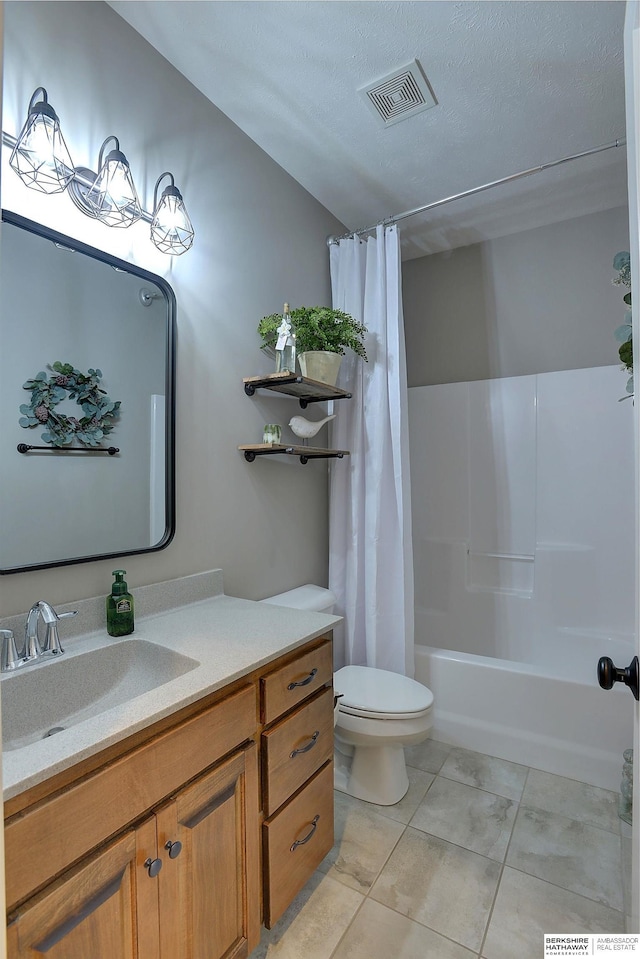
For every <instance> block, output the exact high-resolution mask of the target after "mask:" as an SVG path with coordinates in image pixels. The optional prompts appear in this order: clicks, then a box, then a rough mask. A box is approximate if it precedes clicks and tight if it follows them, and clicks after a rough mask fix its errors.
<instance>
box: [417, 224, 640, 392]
mask: <svg viewBox="0 0 640 959" xmlns="http://www.w3.org/2000/svg"><path fill="white" fill-rule="evenodd" d="M628 249H629V225H628V212H627V208H626V207H618V208H616V209H613V210H607V211H605V212H604V213H592V214H589V215H588V216H582V217H577V218H576V219H573V220H565V221H564V222H562V223H555V224H552V225H551V226H544V227H539V228H538V229H535V230H527V231H524V232H522V233H517V234H515V235H512V236H505V237H501V238H500V239H497V240H491V241H486V242H483V243H477V244H474V245H472V246H465V247H461V248H459V249H457V250H452V251H451V252H447V253H436V254H434V255H432V256H425V257H421V258H419V259H416V260H410V261H408V262H405V263H403V265H402V275H403V281H402V289H403V298H404V318H405V334H406V344H407V376H408V382H409V386H427V385H429V384H433V383H457V382H465V381H468V380H482V379H489V378H492V377H502V376H521V375H525V374H529V373H546V372H552V371H554V370H567V369H583V368H589V367H593V366H608V365H610V364H612V363H616V362H617V360H618V354H617V344H616V341H615V339H614V336H613V333H614V330H615V329H616V327H618V326H620V325H621V324H622V323H623V322H624V313H625V306H624V303H623V302H622V296H623V295H624V293H625V292H626V290H625V289H623V288H622V287H619V286H612V283H611V280H612V279H613V277H614V275H615V274H614V272H613V268H612V260H613V257H614V256H615V254H616V253H617V252H618V251H620V250H628Z"/></svg>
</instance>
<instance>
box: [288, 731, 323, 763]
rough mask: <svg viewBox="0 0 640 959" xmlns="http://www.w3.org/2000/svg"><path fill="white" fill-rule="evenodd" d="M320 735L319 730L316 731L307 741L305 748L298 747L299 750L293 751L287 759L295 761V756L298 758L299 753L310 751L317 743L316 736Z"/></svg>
mask: <svg viewBox="0 0 640 959" xmlns="http://www.w3.org/2000/svg"><path fill="white" fill-rule="evenodd" d="M319 735H320V730H319V729H316V731H315V733H314V734H313V736H312V737H311V739H310V740H309V742H308V743H307V745H306V746H300V748H299V749H294V750H293V752H292V753H289V759H295V757H296V756H299V755H300V753H308V752H309V750H310V749H313V747H314V746H315V744H316V743H317V742H318V736H319Z"/></svg>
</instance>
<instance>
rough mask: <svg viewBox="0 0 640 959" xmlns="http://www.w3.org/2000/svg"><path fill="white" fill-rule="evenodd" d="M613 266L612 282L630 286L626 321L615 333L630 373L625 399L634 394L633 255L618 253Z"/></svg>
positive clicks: (624, 364) (620, 354) (621, 359)
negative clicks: (613, 275) (614, 273)
mask: <svg viewBox="0 0 640 959" xmlns="http://www.w3.org/2000/svg"><path fill="white" fill-rule="evenodd" d="M613 268H614V270H616V271H617V274H618V275H617V276H616V277H614V278H613V280H612V281H611V282H612V283H613V284H614V285H615V286H626V287H628V288H629V289H628V292H627V293H625V295H624V296H623V297H622V299H623V301H624V303H625V304H626V305H627V307H628V309H627V312H626V313H625V317H624V323H623V324H622V326H619V327H618V328H617V330H616V331H615V334H614V335H615V338H616V340H617V341H618V343H620V347H619V348H618V356H619V357H620V362H621V363H622V365H623V367H624V369H625V370H626V371H627V373H628V374H629V379H628V380H627V396H624V397H623V399H628V398H629V396H633V330H632V326H631V257H630V256H629V253H628V252H627V251H626V250H623V251H622V252H620V253H616V255H615V256H614V258H613Z"/></svg>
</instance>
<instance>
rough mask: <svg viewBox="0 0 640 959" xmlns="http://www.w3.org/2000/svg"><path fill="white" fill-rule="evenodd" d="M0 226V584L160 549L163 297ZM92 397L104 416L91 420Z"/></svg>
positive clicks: (90, 253)
mask: <svg viewBox="0 0 640 959" xmlns="http://www.w3.org/2000/svg"><path fill="white" fill-rule="evenodd" d="M2 220H3V226H2V243H1V246H0V284H1V285H0V290H1V296H2V301H1V308H0V309H1V312H0V573H16V572H23V571H26V570H32V569H42V568H44V567H49V566H61V565H66V564H69V563H81V562H88V561H89V560H95V559H102V558H109V557H112V556H123V555H127V554H131V553H144V552H149V551H151V550H159V549H163V548H164V547H165V546H167V545H168V544H169V542H170V541H171V539H172V537H173V533H174V528H175V507H174V504H175V493H174V475H175V470H174V422H175V417H174V378H175V297H174V295H173V291H172V289H171V287H170V286H169V285H168V284H167V283H166V282H165V281H164V280H163V279H162V278H161V277H158V276H154V275H153V274H151V273H148V272H147V271H145V270H142V269H139V268H138V267H136V266H133V265H132V264H130V263H126V262H124V261H122V260H119V259H116V258H115V257H111V256H109V255H107V254H105V253H103V252H102V251H100V250H95V249H93V248H92V247H89V246H87V245H86V244H83V243H80V242H78V241H76V240H72V239H70V238H69V237H67V236H63V235H62V234H59V233H55V232H54V231H52V230H49V229H47V228H45V227H43V226H41V225H39V224H37V223H33V222H32V221H30V220H26V219H25V218H23V217H19V216H17V215H15V214H12V213H9V212H8V211H3V213H2ZM43 375H44V378H43ZM89 377H93V380H92V383H90V384H87V383H86V381H85V380H86V378H89ZM29 381H36V382H37V381H39V383H41V384H42V389H41V388H40V386H39V385H36V391H35V392H34V390H33V388H31V389H29V388H25V384H27V383H29ZM32 385H33V384H32ZM92 388H93V389H94V390H95V389H97V390H98V391H104V392H100V393H99V394H96V393H94V394H92V395H93V396H94V397H95V396H96V395H99V396H100V397H101V398H102V399H104V397H108V399H109V401H110V402H112V403H113V407H112V408H111V409H109V404H108V403H105V404H104V405H103V406H102V407H99V408H98V409H97V411H96V412H95V415H93V416H90V415H89V414H90V413H91V409H92V407H91V396H90V397H89V400H87V399H86V395H87V392H88V391H90V389H92ZM83 397H84V398H83ZM117 404H119V406H118V405H117ZM21 407H22V410H21ZM80 422H82V423H83V424H85V426H84V428H81V427H80V426H79V425H78V424H80ZM29 424H31V425H29ZM105 427H106V429H105ZM56 428H58V434H57V438H56V432H55V430H56ZM72 434H73V435H72ZM43 437H44V438H43ZM83 438H84V441H83ZM56 441H57V442H58V443H62V445H61V446H56V445H54V444H55V442H56ZM92 443H95V444H96V445H95V446H92V445H91V444H92Z"/></svg>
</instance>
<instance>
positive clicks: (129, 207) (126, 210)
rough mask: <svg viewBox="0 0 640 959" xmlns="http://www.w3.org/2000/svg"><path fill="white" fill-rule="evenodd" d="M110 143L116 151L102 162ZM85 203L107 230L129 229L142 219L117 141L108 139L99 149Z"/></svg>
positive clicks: (128, 172) (138, 203) (123, 156)
mask: <svg viewBox="0 0 640 959" xmlns="http://www.w3.org/2000/svg"><path fill="white" fill-rule="evenodd" d="M109 140H115V141H116V149H115V150H111V151H110V152H109V153H107V155H106V157H105V158H104V160H103V151H104V148H105V145H106V144H107V143H108V141H109ZM85 202H86V204H87V206H88V207H90V209H91V210H92V212H93V214H94V216H95V217H96V219H98V220H100V221H101V222H102V223H106V225H107V226H115V227H128V226H131V225H132V224H133V223H135V222H136V220H139V219H140V217H141V216H142V207H141V205H140V200H139V198H138V193H137V191H136V188H135V184H134V182H133V177H132V176H131V170H130V168H129V161H128V160H127V158H126V156H125V155H124V153H122V152H121V151H120V144H119V143H118V139H117V137H107V139H106V140H105V141H104V143H103V144H102V147H101V148H100V158H99V161H98V175H97V176H96V178H95V181H94V183H93V186H92V187H91V189H90V190H89V191H88V192H87V194H86V196H85Z"/></svg>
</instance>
